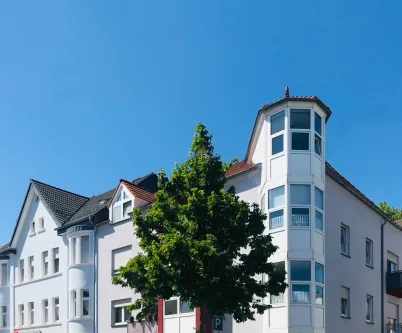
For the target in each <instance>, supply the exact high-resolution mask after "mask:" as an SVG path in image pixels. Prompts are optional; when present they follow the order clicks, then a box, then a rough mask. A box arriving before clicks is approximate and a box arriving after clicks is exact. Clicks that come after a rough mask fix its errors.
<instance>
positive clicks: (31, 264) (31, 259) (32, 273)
mask: <svg viewBox="0 0 402 333" xmlns="http://www.w3.org/2000/svg"><path fill="white" fill-rule="evenodd" d="M29 278H30V279H31V280H32V279H33V278H35V264H34V256H31V257H29Z"/></svg>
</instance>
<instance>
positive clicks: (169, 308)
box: [165, 299, 177, 316]
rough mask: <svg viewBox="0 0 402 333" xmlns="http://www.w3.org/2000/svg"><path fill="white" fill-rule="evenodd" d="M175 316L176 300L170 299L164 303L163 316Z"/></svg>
mask: <svg viewBox="0 0 402 333" xmlns="http://www.w3.org/2000/svg"><path fill="white" fill-rule="evenodd" d="M176 314H177V299H171V300H167V301H165V315H166V316H169V315H176Z"/></svg>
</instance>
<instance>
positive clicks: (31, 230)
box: [29, 220, 37, 236]
mask: <svg viewBox="0 0 402 333" xmlns="http://www.w3.org/2000/svg"><path fill="white" fill-rule="evenodd" d="M36 229H37V226H36V222H35V220H32V221H31V223H30V224H29V236H34V235H36Z"/></svg>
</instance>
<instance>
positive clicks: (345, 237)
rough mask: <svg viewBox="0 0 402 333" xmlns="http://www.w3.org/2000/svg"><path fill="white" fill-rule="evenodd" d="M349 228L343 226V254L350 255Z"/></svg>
mask: <svg viewBox="0 0 402 333" xmlns="http://www.w3.org/2000/svg"><path fill="white" fill-rule="evenodd" d="M349 233H350V231H349V227H347V226H346V225H344V224H342V225H341V253H343V254H346V255H349V239H350V235H349Z"/></svg>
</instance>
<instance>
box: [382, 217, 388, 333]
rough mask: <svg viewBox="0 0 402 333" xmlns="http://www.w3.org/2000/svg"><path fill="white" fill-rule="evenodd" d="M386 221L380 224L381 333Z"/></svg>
mask: <svg viewBox="0 0 402 333" xmlns="http://www.w3.org/2000/svg"><path fill="white" fill-rule="evenodd" d="M386 223H387V220H386V219H384V222H383V223H382V224H381V333H384V332H385V322H384V318H385V317H384V315H385V314H384V291H385V288H384V275H385V274H384V226H385V224H386Z"/></svg>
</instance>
